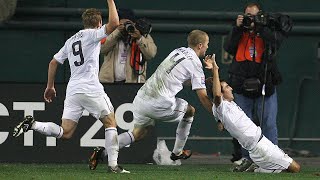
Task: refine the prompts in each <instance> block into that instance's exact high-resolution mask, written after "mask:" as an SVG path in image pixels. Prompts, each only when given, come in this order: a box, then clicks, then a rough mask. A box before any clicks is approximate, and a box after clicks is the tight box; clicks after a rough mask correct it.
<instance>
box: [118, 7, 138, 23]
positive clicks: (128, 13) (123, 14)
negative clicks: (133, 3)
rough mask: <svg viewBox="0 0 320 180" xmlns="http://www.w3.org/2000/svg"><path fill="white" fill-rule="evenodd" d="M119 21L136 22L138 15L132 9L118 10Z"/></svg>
mask: <svg viewBox="0 0 320 180" xmlns="http://www.w3.org/2000/svg"><path fill="white" fill-rule="evenodd" d="M117 11H118V15H119V19H129V20H130V21H132V22H135V21H136V15H135V13H134V12H133V10H131V9H118V10H117Z"/></svg>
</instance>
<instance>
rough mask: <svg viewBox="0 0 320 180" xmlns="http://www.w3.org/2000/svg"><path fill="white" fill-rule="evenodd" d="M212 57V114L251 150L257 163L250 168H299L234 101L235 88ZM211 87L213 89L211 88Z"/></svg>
mask: <svg viewBox="0 0 320 180" xmlns="http://www.w3.org/2000/svg"><path fill="white" fill-rule="evenodd" d="M206 61H208V62H207V63H206V64H209V62H210V61H211V64H212V65H211V66H212V67H207V68H208V69H212V73H213V81H211V82H212V87H213V88H212V91H213V98H214V100H213V107H212V111H213V115H214V116H215V117H216V118H217V119H219V122H218V123H222V125H223V126H224V128H225V129H226V130H227V131H228V132H229V133H230V134H231V136H232V137H234V138H236V139H237V140H238V141H239V143H240V144H241V146H242V147H243V148H244V149H246V150H248V151H249V155H250V157H251V159H252V160H253V162H254V163H252V165H251V167H249V168H248V169H247V171H249V172H250V171H251V172H264V173H279V172H281V171H282V170H288V171H289V172H299V171H300V165H299V164H298V163H297V162H296V161H294V160H293V159H292V158H291V157H289V156H288V155H287V154H285V153H284V152H283V151H282V150H281V149H280V148H279V147H278V146H277V145H274V144H273V143H272V142H271V141H269V140H268V139H267V138H266V137H264V136H263V134H262V132H261V128H260V127H258V126H256V125H255V124H254V123H253V121H251V120H250V119H249V118H248V116H247V115H246V114H245V113H244V112H243V110H242V109H241V108H240V107H239V106H238V105H237V104H236V103H235V102H234V101H233V94H232V88H231V87H230V86H229V85H228V84H227V83H226V82H225V81H222V80H221V81H220V80H219V72H218V70H219V67H218V66H217V63H216V61H215V59H214V56H213V58H212V59H206ZM209 91H210V90H209Z"/></svg>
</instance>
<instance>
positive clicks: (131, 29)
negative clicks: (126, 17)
mask: <svg viewBox="0 0 320 180" xmlns="http://www.w3.org/2000/svg"><path fill="white" fill-rule="evenodd" d="M123 25H124V27H125V29H126V31H127V32H129V33H134V29H135V27H134V25H133V23H132V22H130V21H127V22H125V23H124V24H123Z"/></svg>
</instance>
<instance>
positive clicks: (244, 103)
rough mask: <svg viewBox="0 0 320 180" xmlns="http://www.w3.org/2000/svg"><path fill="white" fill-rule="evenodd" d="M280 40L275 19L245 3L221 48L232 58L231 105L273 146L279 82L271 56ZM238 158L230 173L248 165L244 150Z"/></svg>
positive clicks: (250, 162) (273, 55)
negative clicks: (253, 122)
mask: <svg viewBox="0 0 320 180" xmlns="http://www.w3.org/2000/svg"><path fill="white" fill-rule="evenodd" d="M290 30H291V26H290ZM284 38H286V33H285V32H284V31H282V30H281V29H279V25H277V22H276V20H275V19H274V18H273V17H272V16H268V15H267V14H264V13H262V11H261V8H260V6H259V4H257V3H249V4H247V5H246V6H245V9H244V15H238V17H237V19H236V24H235V25H234V26H233V28H232V30H231V32H230V34H229V35H228V38H227V41H226V42H225V44H224V49H225V50H226V51H227V52H228V53H229V54H231V55H233V56H234V58H233V61H232V63H231V65H230V67H229V71H228V72H229V84H230V86H231V87H233V90H234V96H235V102H236V103H237V104H238V105H239V106H240V108H241V109H242V110H243V111H244V112H245V113H246V115H247V116H248V117H249V118H250V119H258V120H259V122H260V123H261V124H260V126H261V128H262V132H263V134H264V135H265V136H266V137H267V138H268V139H269V140H270V141H271V142H272V143H273V144H275V145H277V144H278V137H277V136H278V132H277V124H276V118H277V110H278V104H277V91H276V86H277V85H279V84H280V83H281V81H282V79H281V75H280V72H279V71H278V67H277V64H276V61H275V55H276V51H277V49H278V48H279V47H280V44H281V42H282V41H283V39H284ZM266 67H267V68H266ZM265 70H266V71H265ZM264 84H265V91H264V92H265V96H263V95H262V88H263V85H264ZM263 99H264V100H263ZM263 101H264V106H263V105H262V104H263ZM261 112H263V118H262V119H261V118H260V117H261V116H260V115H261ZM242 157H243V158H245V159H244V160H243V161H242V163H241V164H240V165H238V166H236V167H235V168H234V170H233V171H237V172H238V171H245V170H247V169H248V168H249V167H250V165H251V164H252V161H251V160H250V158H249V155H248V152H247V151H246V150H244V149H243V150H242Z"/></svg>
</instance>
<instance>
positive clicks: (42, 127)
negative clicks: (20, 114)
mask: <svg viewBox="0 0 320 180" xmlns="http://www.w3.org/2000/svg"><path fill="white" fill-rule="evenodd" d="M29 130H34V131H37V132H39V133H41V134H44V135H46V136H51V137H56V138H61V137H62V136H63V133H64V129H63V128H62V127H61V126H59V125H57V124H55V123H53V122H40V121H36V120H35V119H34V118H33V117H32V116H30V115H28V116H26V117H25V118H24V120H23V121H22V122H20V123H19V124H18V125H17V126H16V127H15V128H14V130H13V136H14V137H18V136H20V135H21V134H22V133H25V132H28V131H29Z"/></svg>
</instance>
